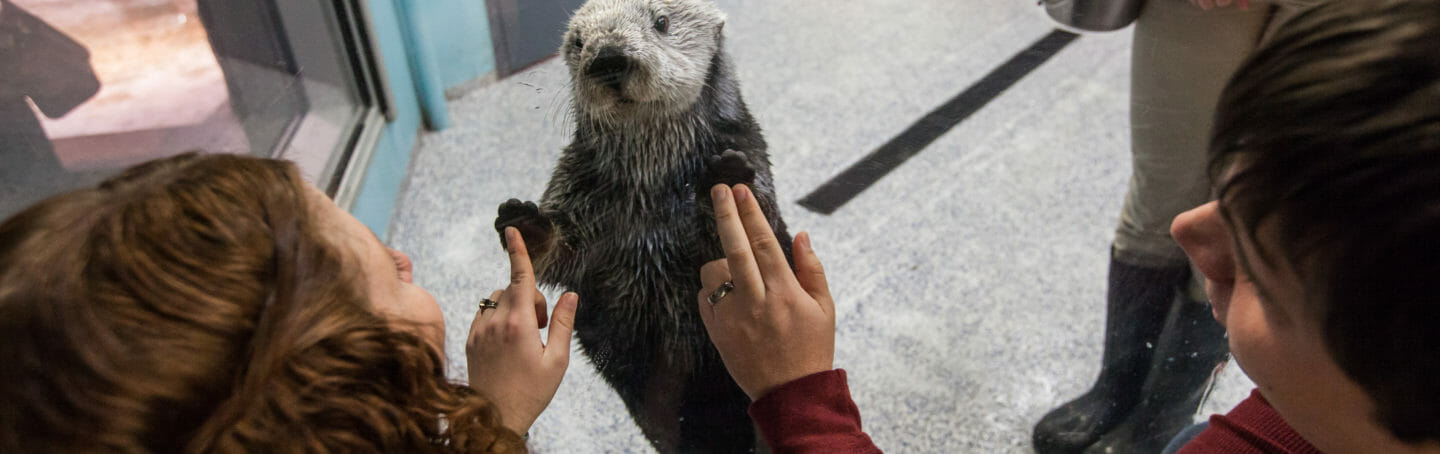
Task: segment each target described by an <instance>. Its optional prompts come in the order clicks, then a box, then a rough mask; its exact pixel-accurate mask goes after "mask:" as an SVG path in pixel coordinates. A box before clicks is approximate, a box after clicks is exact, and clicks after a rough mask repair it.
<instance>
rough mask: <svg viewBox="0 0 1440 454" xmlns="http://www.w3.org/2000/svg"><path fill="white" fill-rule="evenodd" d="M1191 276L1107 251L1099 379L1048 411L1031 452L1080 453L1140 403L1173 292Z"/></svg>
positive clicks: (1185, 270)
mask: <svg viewBox="0 0 1440 454" xmlns="http://www.w3.org/2000/svg"><path fill="white" fill-rule="evenodd" d="M1189 275H1190V273H1189V267H1188V265H1180V266H1174V267H1168V268H1149V267H1141V266H1135V265H1130V264H1126V263H1121V262H1119V261H1117V260H1115V258H1114V252H1113V251H1112V252H1111V258H1110V276H1109V290H1108V291H1107V292H1106V300H1107V301H1106V307H1105V353H1104V356H1103V358H1102V359H1101V365H1100V376H1099V377H1098V378H1096V380H1095V385H1094V386H1092V387H1091V388H1090V390H1089V391H1087V392H1086V393H1085V394H1083V395H1081V396H1080V397H1078V398H1076V399H1075V400H1072V401H1070V402H1067V403H1066V404H1064V405H1061V406H1060V407H1059V408H1056V409H1054V410H1051V411H1050V413H1049V414H1046V415H1045V417H1044V418H1042V419H1041V420H1040V422H1039V423H1038V424H1036V425H1035V433H1034V435H1033V438H1032V441H1033V443H1034V446H1035V452H1037V453H1040V454H1054V453H1078V452H1081V451H1084V450H1085V448H1086V447H1088V446H1090V445H1091V444H1094V443H1095V442H1096V441H1098V440H1100V437H1101V436H1102V435H1104V434H1105V433H1106V432H1109V431H1110V430H1111V429H1113V428H1115V426H1117V425H1119V424H1120V423H1121V422H1123V421H1124V420H1125V418H1126V417H1127V416H1129V415H1130V411H1131V410H1132V409H1134V407H1135V405H1136V404H1138V403H1139V401H1140V396H1141V394H1140V389H1141V387H1142V386H1143V385H1144V384H1145V377H1146V375H1147V374H1148V373H1149V371H1150V365H1151V358H1152V357H1153V355H1152V353H1153V352H1154V347H1155V343H1156V341H1157V340H1158V338H1159V336H1160V332H1161V331H1162V330H1163V328H1164V327H1165V318H1166V316H1167V315H1168V314H1169V312H1170V309H1171V308H1172V307H1173V306H1174V301H1175V299H1176V289H1177V288H1179V287H1180V286H1181V285H1183V283H1185V282H1187V281H1186V280H1187V279H1188V278H1189Z"/></svg>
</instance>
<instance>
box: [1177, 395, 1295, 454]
mask: <svg viewBox="0 0 1440 454" xmlns="http://www.w3.org/2000/svg"><path fill="white" fill-rule="evenodd" d="M1208 453H1224V454H1277V453H1283V454H1292V453H1293V454H1320V450H1318V449H1315V447H1314V446H1312V445H1310V442H1308V441H1305V439H1304V438H1303V437H1301V436H1300V434H1299V433H1296V432H1295V429H1292V428H1290V424H1288V423H1286V422H1285V419H1284V418H1281V417H1280V413H1277V412H1276V411H1275V408H1274V407H1271V406H1270V402H1266V401H1265V397H1264V396H1261V395H1260V390H1258V389H1257V390H1255V391H1252V392H1251V393H1250V397H1249V398H1247V399H1245V400H1244V401H1242V402H1240V405H1236V406H1235V409H1234V410H1230V413H1227V414H1225V415H1223V416H1222V415H1215V416H1211V417H1210V427H1209V428H1207V429H1205V431H1204V432H1200V435H1199V436H1196V437H1195V439H1194V440H1191V441H1190V443H1188V444H1186V445H1185V447H1184V448H1181V449H1180V452H1179V454H1208Z"/></svg>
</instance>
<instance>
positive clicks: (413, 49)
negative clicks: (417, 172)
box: [351, 0, 495, 238]
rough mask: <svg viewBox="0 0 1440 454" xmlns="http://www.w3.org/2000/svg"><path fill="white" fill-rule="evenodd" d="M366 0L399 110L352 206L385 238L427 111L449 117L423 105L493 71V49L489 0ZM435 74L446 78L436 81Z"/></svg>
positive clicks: (434, 105)
mask: <svg viewBox="0 0 1440 454" xmlns="http://www.w3.org/2000/svg"><path fill="white" fill-rule="evenodd" d="M367 1H368V2H369V6H370V11H371V15H372V19H373V21H374V25H375V30H374V36H375V37H376V39H377V41H378V42H379V46H380V53H381V54H382V55H381V58H383V60H384V66H385V71H386V72H387V73H388V75H389V78H390V89H391V91H392V92H393V93H394V95H395V104H396V106H394V107H395V110H396V114H397V115H396V120H395V121H394V122H392V123H389V124H387V125H386V127H385V131H384V133H383V134H382V135H381V138H380V143H379V145H378V148H377V149H376V150H375V156H374V157H373V158H372V159H371V161H370V168H369V170H367V171H366V173H365V181H364V183H363V184H362V185H361V188H360V194H359V195H358V196H357V197H356V199H355V206H354V208H352V209H351V211H352V213H353V214H354V215H355V217H356V218H358V219H360V221H361V222H363V223H365V225H366V226H368V227H370V230H373V231H374V232H375V234H376V235H379V236H380V238H386V237H387V236H388V235H389V226H390V218H391V217H392V216H393V214H394V211H395V204H396V202H397V201H398V200H399V196H400V187H401V186H402V185H403V184H404V181H405V174H406V172H407V170H408V169H409V168H410V154H411V152H412V151H413V150H414V149H415V141H416V140H417V139H418V138H419V130H420V127H421V125H422V119H428V120H429V121H430V124H431V125H437V122H436V119H437V118H438V119H439V120H440V121H439V122H438V126H439V127H441V128H443V127H444V125H445V124H446V122H448V115H446V113H445V112H444V111H443V110H442V111H435V110H432V111H430V112H425V108H429V109H444V108H445V107H444V101H443V98H442V99H438V100H437V99H436V94H437V93H439V92H443V90H444V89H445V88H449V87H453V86H456V85H459V84H462V83H465V82H468V81H470V80H473V79H475V78H477V77H480V76H483V75H485V74H488V73H491V72H494V70H495V53H494V48H493V46H492V45H491V41H490V22H489V19H488V17H487V16H486V13H485V2H484V0H367ZM398 2H405V3H404V4H399V3H398ZM421 46H423V47H421ZM431 72H434V73H438V74H432V73H431ZM434 81H438V82H439V83H441V84H442V85H443V86H442V87H433V86H431V85H432V83H433V82H434ZM437 88H438V90H437ZM422 100H423V101H422Z"/></svg>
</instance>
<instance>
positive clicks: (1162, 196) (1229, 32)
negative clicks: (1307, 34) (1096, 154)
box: [1115, 0, 1272, 301]
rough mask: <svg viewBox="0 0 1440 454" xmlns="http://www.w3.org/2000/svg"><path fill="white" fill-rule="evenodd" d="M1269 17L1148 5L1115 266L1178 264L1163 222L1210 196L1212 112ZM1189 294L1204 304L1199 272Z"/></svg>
mask: <svg viewBox="0 0 1440 454" xmlns="http://www.w3.org/2000/svg"><path fill="white" fill-rule="evenodd" d="M1271 14H1272V8H1271V7H1269V6H1268V4H1257V5H1255V6H1252V7H1251V8H1250V9H1249V10H1240V9H1238V8H1225V9H1212V10H1209V11H1205V10H1201V9H1200V8H1199V7H1196V6H1194V5H1193V4H1191V3H1190V2H1189V1H1187V0H1150V1H1149V2H1147V3H1146V5H1145V8H1144V10H1143V11H1142V12H1141V15H1140V18H1139V19H1138V20H1137V21H1136V23H1135V32H1134V33H1135V36H1134V44H1133V45H1134V49H1133V51H1132V55H1131V88H1130V130H1131V143H1132V145H1131V147H1132V148H1131V151H1132V165H1133V167H1132V174H1131V178H1130V187H1129V191H1128V193H1127V194H1126V196H1125V206H1124V208H1123V209H1122V211H1121V216H1120V222H1119V226H1118V228H1117V229H1116V235H1115V258H1116V259H1117V260H1120V261H1122V262H1124V263H1128V264H1132V265H1139V266H1150V267H1162V266H1173V265H1177V264H1182V263H1185V262H1186V257H1185V253H1184V251H1182V250H1181V249H1180V247H1179V245H1177V244H1176V243H1175V241H1174V240H1173V239H1172V238H1171V237H1170V223H1171V221H1172V220H1174V218H1175V216H1176V215H1178V214H1180V213H1182V212H1184V211H1186V210H1189V209H1191V208H1194V207H1196V206H1199V205H1201V204H1204V203H1205V202H1207V201H1208V200H1209V199H1210V193H1211V189H1210V181H1209V177H1208V176H1207V174H1206V166H1207V163H1208V158H1207V155H1208V152H1207V149H1208V143H1209V137H1210V130H1211V126H1212V124H1213V118H1212V117H1213V116H1214V112H1215V105H1216V102H1217V100H1218V99H1219V97H1220V91H1221V90H1222V89H1223V88H1224V87H1225V84H1226V83H1227V82H1228V81H1229V79H1230V76H1231V75H1232V74H1233V73H1234V72H1235V70H1236V69H1237V68H1238V67H1239V65H1240V64H1241V63H1242V62H1243V61H1244V60H1245V58H1246V57H1248V56H1249V55H1250V53H1251V51H1253V50H1254V49H1255V47H1256V46H1257V44H1258V43H1259V42H1260V39H1261V36H1262V34H1263V33H1264V32H1265V30H1266V25H1267V22H1268V20H1269V18H1270V16H1271ZM1190 290H1191V294H1192V295H1191V296H1192V298H1195V299H1197V300H1201V301H1203V300H1204V297H1203V295H1204V293H1203V277H1202V276H1200V275H1199V273H1195V282H1194V283H1192V285H1191V289H1190Z"/></svg>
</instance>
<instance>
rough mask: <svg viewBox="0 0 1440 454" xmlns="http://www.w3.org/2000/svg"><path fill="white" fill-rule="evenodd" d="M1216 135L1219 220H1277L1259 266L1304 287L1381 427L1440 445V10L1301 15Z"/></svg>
mask: <svg viewBox="0 0 1440 454" xmlns="http://www.w3.org/2000/svg"><path fill="white" fill-rule="evenodd" d="M1212 139H1213V140H1212V142H1211V153H1212V158H1213V159H1212V161H1211V166H1210V173H1211V177H1212V178H1214V179H1215V181H1216V182H1218V183H1219V184H1220V186H1219V187H1218V194H1217V196H1218V197H1219V199H1220V204H1221V208H1222V213H1224V215H1225V216H1227V217H1229V218H1231V219H1232V220H1235V219H1238V220H1239V221H1240V222H1239V224H1240V225H1243V226H1244V227H1245V228H1244V231H1242V232H1238V233H1239V234H1242V235H1246V236H1248V237H1250V238H1252V239H1253V238H1255V230H1256V228H1258V226H1259V225H1260V224H1261V223H1262V222H1273V223H1274V224H1273V225H1274V226H1275V227H1276V229H1277V232H1278V234H1277V235H1276V237H1277V238H1278V243H1277V244H1270V245H1265V246H1262V247H1260V249H1261V250H1260V251H1256V252H1257V255H1258V256H1260V258H1261V259H1262V260H1266V261H1267V262H1268V263H1275V262H1274V260H1283V261H1284V262H1285V263H1287V264H1289V265H1291V266H1292V267H1293V268H1294V269H1295V270H1296V271H1297V272H1298V274H1299V275H1300V276H1301V279H1302V281H1303V282H1302V286H1303V288H1304V289H1305V292H1306V294H1305V303H1306V305H1307V306H1306V310H1307V311H1308V313H1307V314H1306V315H1307V316H1311V317H1314V318H1315V319H1316V320H1318V321H1320V325H1321V327H1322V330H1323V333H1322V334H1323V336H1324V339H1325V344H1326V346H1327V348H1328V350H1329V352H1330V355H1331V356H1332V357H1333V358H1334V359H1335V361H1336V363H1338V364H1339V366H1340V368H1341V370H1343V371H1344V372H1345V373H1346V374H1347V375H1348V376H1349V377H1350V378H1352V379H1353V380H1355V381H1356V382H1357V383H1359V384H1360V386H1361V387H1363V388H1364V389H1365V391H1366V392H1367V393H1368V394H1369V396H1370V397H1371V398H1372V399H1374V401H1375V403H1376V404H1377V405H1378V414H1377V415H1376V418H1377V420H1378V421H1379V422H1380V424H1381V425H1382V426H1383V427H1386V428H1387V429H1389V430H1390V432H1391V433H1392V434H1393V435H1394V436H1396V437H1397V438H1399V439H1400V440H1402V441H1406V442H1411V443H1417V442H1423V441H1427V440H1429V441H1436V440H1440V386H1436V384H1437V383H1440V381H1437V380H1440V378H1437V377H1440V354H1437V352H1440V1H1435V0H1336V1H1330V2H1326V3H1325V4H1323V5H1321V6H1318V7H1315V8H1314V9H1311V10H1309V11H1307V12H1305V13H1303V14H1302V15H1300V16H1298V17H1296V18H1295V19H1294V20H1293V21H1291V22H1290V23H1288V24H1286V25H1284V26H1283V27H1282V28H1281V30H1280V31H1279V32H1278V34H1277V35H1276V36H1275V37H1274V38H1273V40H1272V41H1271V42H1270V43H1268V44H1267V45H1266V46H1264V48H1263V49H1261V50H1259V51H1258V52H1257V53H1256V54H1255V55H1254V56H1252V57H1251V59H1250V60H1249V61H1248V62H1246V63H1245V64H1244V65H1243V66H1242V67H1241V68H1240V70H1239V71H1238V72H1237V73H1236V74H1235V76H1234V78H1233V79H1232V80H1231V81H1230V85H1229V86H1228V87H1227V88H1226V89H1225V91H1224V93H1223V95H1222V96H1221V100H1220V103H1219V110H1218V111H1217V114H1216V124H1215V130H1214V135H1213V137H1212ZM1227 171H1228V172H1233V174H1232V175H1229V176H1228V178H1227V177H1225V176H1224V173H1225V172H1227ZM1255 244H1260V243H1259V242H1255Z"/></svg>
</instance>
